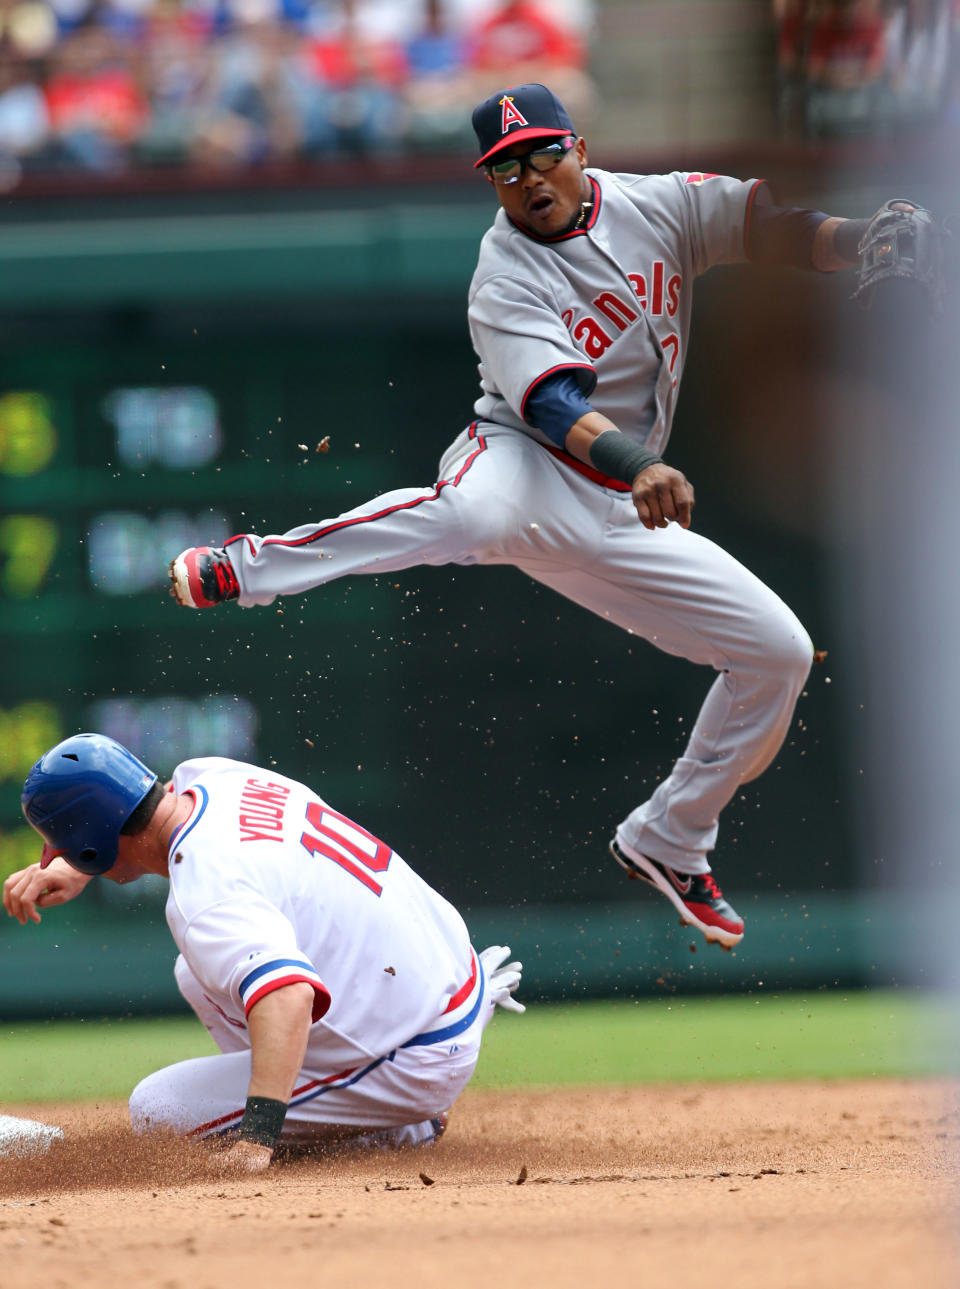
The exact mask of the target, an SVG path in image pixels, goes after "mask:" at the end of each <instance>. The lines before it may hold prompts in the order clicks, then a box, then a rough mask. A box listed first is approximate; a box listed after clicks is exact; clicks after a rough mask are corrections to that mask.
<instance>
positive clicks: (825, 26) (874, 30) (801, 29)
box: [774, 0, 960, 138]
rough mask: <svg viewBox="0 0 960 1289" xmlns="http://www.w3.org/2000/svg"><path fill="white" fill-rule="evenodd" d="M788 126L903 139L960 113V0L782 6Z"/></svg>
mask: <svg viewBox="0 0 960 1289" xmlns="http://www.w3.org/2000/svg"><path fill="white" fill-rule="evenodd" d="M774 11H775V13H776V16H777V20H778V44H777V110H778V115H779V119H780V124H781V127H782V128H783V129H784V130H785V131H787V132H799V133H803V134H805V135H807V136H808V137H812V138H817V137H824V136H830V135H834V136H836V135H842V134H851V133H857V132H861V133H870V134H882V133H895V132H898V131H901V130H903V129H906V128H910V127H913V126H919V125H925V124H930V123H932V122H934V121H937V120H939V119H944V118H946V117H948V116H950V115H951V114H955V113H956V111H957V101H956V79H955V78H956V70H957V67H956V55H957V49H958V45H960V0H774Z"/></svg>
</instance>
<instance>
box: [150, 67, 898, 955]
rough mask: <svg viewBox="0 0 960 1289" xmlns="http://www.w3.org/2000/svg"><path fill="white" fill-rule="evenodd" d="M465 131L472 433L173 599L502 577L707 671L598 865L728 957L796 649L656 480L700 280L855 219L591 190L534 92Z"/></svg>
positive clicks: (579, 155)
mask: <svg viewBox="0 0 960 1289" xmlns="http://www.w3.org/2000/svg"><path fill="white" fill-rule="evenodd" d="M473 124H474V128H475V131H476V134H477V139H478V141H479V146H480V157H479V160H478V161H477V162H476V166H477V167H478V168H481V169H482V171H483V173H484V175H485V176H486V178H487V180H488V182H489V183H490V184H491V185H492V187H493V191H494V193H495V194H496V196H497V198H498V200H499V203H500V207H501V209H500V210H499V211H498V212H497V216H496V219H495V220H494V223H493V226H492V227H491V228H490V230H489V231H488V232H487V234H486V235H485V237H484V238H483V242H482V244H481V248H480V257H479V262H478V264H477V268H476V271H475V273H474V276H473V281H472V283H471V286H470V293H469V308H468V316H469V322H470V331H471V336H472V340H473V344H474V347H475V349H476V352H477V355H478V357H479V359H480V364H479V372H480V385H481V393H480V397H479V398H478V400H477V402H476V404H475V410H476V417H477V419H476V420H475V421H474V422H473V424H472V425H470V426H469V427H468V428H467V429H465V430H464V431H463V432H462V433H461V434H460V435H459V436H458V438H457V439H456V440H455V441H454V442H453V443H452V444H451V446H450V447H449V448H448V449H447V451H446V452H445V453H444V455H443V457H442V459H441V462H440V471H439V480H438V482H437V483H436V484H435V485H434V486H432V487H429V488H404V489H400V490H399V491H396V492H390V493H387V494H386V495H384V496H381V497H377V498H375V499H374V500H373V501H370V502H368V503H367V504H365V505H362V506H358V507H357V508H356V509H354V510H351V511H349V512H347V513H346V514H342V515H339V516H336V517H335V518H332V519H325V520H322V521H321V522H319V523H307V524H303V525H301V526H300V527H298V528H294V529H292V530H291V531H290V532H287V533H283V534H281V535H278V536H270V537H258V536H254V535H253V534H250V533H242V534H238V535H237V536H234V537H231V538H230V539H229V540H228V541H226V542H225V543H224V545H223V546H222V547H217V548H211V547H207V546H198V547H192V548H190V549H189V550H185V551H183V552H182V554H180V555H179V556H178V557H177V558H176V559H174V560H173V561H172V563H171V565H170V574H171V578H172V582H173V593H174V594H175V596H176V598H177V599H178V601H179V602H180V603H181V604H183V605H186V606H190V607H193V608H207V607H208V606H210V605H214V604H218V603H220V602H222V601H225V600H231V599H236V600H238V601H239V603H240V605H241V606H243V607H249V606H251V605H265V604H269V603H270V602H271V601H272V600H273V599H274V597H275V596H277V595H284V594H286V595H289V594H298V593H300V592H303V591H307V590H309V589H311V588H312V587H315V586H320V585H322V584H324V583H326V582H330V581H333V580H334V579H335V578H339V577H345V576H347V575H349V574H354V573H388V572H393V571H395V570H397V569H402V568H409V567H410V566H412V565H416V564H450V563H455V564H475V563H482V564H513V565H515V566H516V567H517V568H520V569H522V570H523V571H524V572H526V573H528V574H529V575H530V577H532V578H534V579H535V580H536V581H538V582H541V583H542V584H543V585H545V586H549V587H552V588H553V589H554V590H556V591H559V592H560V594H561V595H564V596H566V597H567V598H568V599H571V600H574V601H576V602H577V603H578V604H581V605H583V606H584V608H587V609H590V610H591V611H592V612H594V613H596V614H598V615H599V616H600V617H602V618H605V619H606V620H607V621H609V622H613V623H616V624H617V625H618V626H621V627H623V628H624V629H625V630H627V631H630V632H631V633H632V634H634V635H637V636H643V637H644V638H645V639H647V640H649V641H650V642H651V643H652V644H655V645H656V646H657V647H658V648H660V649H663V650H666V651H667V652H668V653H672V654H677V655H679V656H681V657H684V658H688V659H690V660H691V661H692V662H696V663H706V664H709V665H710V666H711V667H713V668H714V670H715V671H716V672H717V677H716V680H715V681H714V683H713V685H712V687H711V689H710V690H709V692H708V694H707V696H706V699H705V701H704V703H703V706H702V708H701V710H700V713H699V716H698V719H697V721H696V724H695V725H694V727H693V730H692V732H691V735H690V739H689V742H688V744H687V746H686V748H685V749H684V751H683V754H682V755H681V756H680V758H679V759H678V760H677V762H676V764H675V765H674V766H673V769H672V772H671V773H670V774H669V775H668V777H667V778H665V779H664V780H663V781H662V782H661V783H660V785H659V786H658V788H657V790H656V791H655V792H654V794H653V796H652V797H651V798H650V799H649V800H648V801H645V802H643V803H642V804H641V805H638V806H637V807H636V809H634V810H632V811H631V812H630V813H629V814H628V815H627V816H626V818H625V819H623V820H622V821H621V822H620V824H619V825H618V826H617V829H616V833H615V836H614V839H613V840H612V841H611V843H610V849H611V851H612V853H613V855H614V857H615V859H616V860H617V861H618V863H619V864H621V865H622V866H623V868H625V869H626V870H627V872H628V873H629V874H630V876H632V877H638V878H642V879H643V880H644V881H646V882H648V883H650V884H651V885H652V886H653V887H655V888H656V889H657V890H658V891H660V892H661V893H662V894H663V895H665V896H666V897H667V899H669V900H670V901H671V902H672V903H673V904H674V905H675V906H676V908H677V910H678V911H679V913H680V917H681V919H682V920H683V921H684V922H685V923H687V924H689V925H691V926H694V927H697V928H699V929H700V931H702V932H703V934H704V935H705V936H706V938H707V939H708V940H711V941H715V942H719V943H720V944H721V945H723V946H724V947H726V948H729V947H731V946H733V945H735V944H737V943H738V942H739V941H740V940H741V938H742V936H743V920H742V918H741V917H740V916H739V915H738V914H737V913H736V912H735V911H734V909H733V908H732V907H731V906H730V904H729V903H728V902H727V901H726V900H725V899H724V898H723V895H722V894H721V892H720V889H719V887H718V885H717V883H716V881H715V879H714V877H713V875H712V873H711V871H710V864H709V859H708V857H709V855H710V852H711V850H712V848H713V847H714V844H715V842H716V838H717V828H718V818H719V815H720V811H721V810H722V809H723V807H724V806H725V805H726V804H727V802H728V801H729V800H730V799H731V797H732V796H733V794H734V793H735V791H736V790H737V788H738V787H739V786H740V784H742V783H745V782H747V781H748V780H750V779H753V778H755V777H756V776H757V775H759V774H760V773H761V772H762V771H763V770H764V769H765V768H766V767H767V766H768V765H769V764H770V762H771V760H772V759H773V757H774V756H775V755H776V753H777V750H778V749H779V747H780V745H781V743H782V741H783V738H784V736H785V734H786V731H787V729H788V727H789V724H790V720H791V717H792V713H793V709H794V705H795V703H796V700H797V697H798V695H799V693H800V691H801V689H802V687H803V683H804V680H805V678H806V676H807V672H808V669H809V666H810V662H811V658H812V646H811V642H810V639H809V638H808V636H807V633H806V631H805V630H804V629H803V627H802V625H801V624H800V622H799V621H798V620H797V618H796V617H795V616H794V614H793V613H792V612H791V610H790V609H789V608H788V607H787V606H786V605H785V604H784V603H783V601H782V600H781V599H780V598H779V597H778V596H777V595H775V594H774V593H773V592H772V591H771V590H770V589H769V588H768V587H767V586H765V585H764V584H763V583H762V582H761V581H759V579H758V578H756V577H755V576H754V575H753V574H752V573H750V572H749V571H748V570H747V569H746V568H744V567H743V566H742V565H741V564H739V563H738V562H737V561H736V560H735V559H733V558H732V557H731V556H730V555H728V554H727V553H726V551H724V550H721V549H720V548H719V547H718V546H716V545H715V544H714V543H712V542H710V541H708V540H707V539H706V538H705V537H701V536H699V535H698V534H696V533H695V532H693V531H691V528H690V519H691V512H692V509H693V503H694V494H693V487H692V485H691V484H690V482H689V481H688V480H687V479H686V477H685V476H684V475H683V474H682V473H681V472H680V471H679V470H677V469H674V468H673V467H672V466H670V465H668V464H667V463H666V461H664V460H663V453H664V452H665V450H666V447H667V442H668V439H669V435H670V426H671V422H672V420H673V414H674V408H675V405H676V400H677V394H678V390H679V387H680V379H681V375H682V373H683V366H684V361H685V359H686V355H687V339H688V333H689V327H690V312H691V305H692V301H693V285H694V279H695V278H696V277H697V276H698V275H699V274H701V273H703V272H705V271H706V270H707V269H709V268H710V267H711V266H713V265H715V264H725V263H732V262H736V261H747V260H753V261H765V262H771V263H778V264H792V265H797V266H800V267H805V268H810V269H818V270H822V271H832V270H835V269H841V268H844V267H847V266H850V265H852V264H854V263H856V262H857V255H858V244H859V242H860V238H861V236H862V235H863V234H864V232H865V230H866V228H867V226H868V224H869V222H870V221H868V220H844V219H839V218H836V217H830V216H827V215H825V214H823V213H821V212H818V211H809V210H801V209H794V208H782V207H779V206H777V205H775V204H774V203H773V199H772V197H771V195H770V192H769V190H768V188H767V186H766V184H765V183H763V182H762V181H757V180H753V181H750V182H742V181H741V180H739V179H732V178H726V177H723V176H720V175H712V174H699V173H698V174H689V173H673V174H665V175H660V174H655V175H634V174H612V173H608V172H607V171H604V170H598V169H594V168H591V167H589V166H588V162H587V147H586V143H585V142H584V140H583V139H582V138H581V137H579V136H578V135H577V133H576V131H575V129H574V127H573V124H572V122H571V120H570V118H569V116H568V115H567V112H566V111H565V109H564V107H563V105H562V104H561V103H560V102H559V100H558V99H557V98H556V96H555V95H554V94H553V93H552V92H551V91H550V90H549V89H548V88H546V87H545V86H543V85H536V84H530V85H518V86H516V87H514V88H512V89H508V90H505V91H500V92H498V93H496V94H494V95H492V96H491V97H490V98H488V99H487V100H486V101H485V102H483V103H481V104H480V105H479V106H478V107H477V108H476V110H475V111H474V114H473ZM906 209H908V210H909V209H910V207H909V205H908V206H907V207H906ZM627 683H629V682H627Z"/></svg>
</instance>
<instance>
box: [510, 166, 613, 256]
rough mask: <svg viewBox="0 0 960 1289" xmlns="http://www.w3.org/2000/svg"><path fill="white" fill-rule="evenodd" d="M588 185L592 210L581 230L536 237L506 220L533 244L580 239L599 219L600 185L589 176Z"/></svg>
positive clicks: (520, 226) (528, 230) (514, 222)
mask: <svg viewBox="0 0 960 1289" xmlns="http://www.w3.org/2000/svg"><path fill="white" fill-rule="evenodd" d="M590 184H591V186H592V188H593V209H592V210H591V211H590V218H589V219H588V220H587V222H586V223H585V224H584V225H583V227H582V228H571V230H570V232H569V233H558V234H557V235H556V237H538V236H537V234H536V233H535V232H533V231H532V229H529V228H524V227H523V225H522V224H518V223H517V221H516V220H515V219H510V216H509V215H508V216H507V219H510V223H511V224H512V225H513V226H514V228H515V229H516V230H517V232H518V233H523V235H524V236H525V237H529V238H531V239H532V240H533V241H535V242H565V241H566V240H567V239H568V238H569V237H582V236H583V235H584V233H588V232H589V231H590V229H591V228H593V226H594V224H595V223H596V222H597V220H598V219H599V218H600V185H599V184H598V183H597V181H596V179H594V178H593V176H592V175H591V176H590Z"/></svg>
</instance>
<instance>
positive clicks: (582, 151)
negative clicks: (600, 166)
mask: <svg viewBox="0 0 960 1289" xmlns="http://www.w3.org/2000/svg"><path fill="white" fill-rule="evenodd" d="M573 150H574V152H575V153H576V154H577V160H578V161H579V162H580V169H581V170H583V169H584V168H585V167H586V165H587V164H588V163H587V141H586V139H584V138H583V137H581V138H579V139H577V141H576V143H575V144H574V145H573Z"/></svg>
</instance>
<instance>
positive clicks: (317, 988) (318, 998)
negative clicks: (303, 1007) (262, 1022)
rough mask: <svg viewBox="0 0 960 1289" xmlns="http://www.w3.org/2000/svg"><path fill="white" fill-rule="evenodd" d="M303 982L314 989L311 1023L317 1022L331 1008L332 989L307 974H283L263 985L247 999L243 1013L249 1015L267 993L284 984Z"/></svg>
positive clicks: (280, 987)
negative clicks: (319, 983)
mask: <svg viewBox="0 0 960 1289" xmlns="http://www.w3.org/2000/svg"><path fill="white" fill-rule="evenodd" d="M301 982H302V983H303V984H305V985H309V986H310V988H311V989H312V990H313V1021H312V1022H311V1023H315V1022H316V1021H318V1020H320V1019H321V1017H323V1016H325V1015H326V1014H327V1012H328V1011H329V1010H330V990H329V989H328V988H327V987H326V985H318V984H317V982H316V980H314V979H313V978H312V977H310V976H305V975H293V976H282V977H280V978H279V979H277V980H270V981H268V982H267V983H266V984H265V985H261V986H260V988H259V989H258V990H257V991H256V993H254V994H252V995H251V996H250V998H249V999H248V1000H247V1004H246V1006H245V1007H244V1009H243V1014H244V1015H245V1016H249V1015H250V1010H251V1008H252V1007H254V1006H255V1005H256V1004H257V1003H258V1002H259V1001H260V999H261V998H265V997H266V996H267V994H272V993H273V991H274V990H275V989H282V988H283V987H284V985H296V984H300V983H301Z"/></svg>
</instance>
